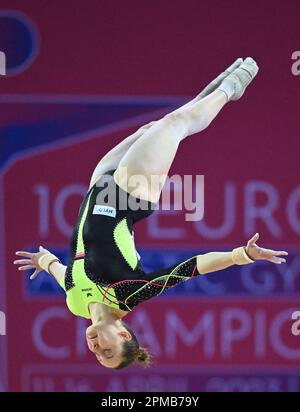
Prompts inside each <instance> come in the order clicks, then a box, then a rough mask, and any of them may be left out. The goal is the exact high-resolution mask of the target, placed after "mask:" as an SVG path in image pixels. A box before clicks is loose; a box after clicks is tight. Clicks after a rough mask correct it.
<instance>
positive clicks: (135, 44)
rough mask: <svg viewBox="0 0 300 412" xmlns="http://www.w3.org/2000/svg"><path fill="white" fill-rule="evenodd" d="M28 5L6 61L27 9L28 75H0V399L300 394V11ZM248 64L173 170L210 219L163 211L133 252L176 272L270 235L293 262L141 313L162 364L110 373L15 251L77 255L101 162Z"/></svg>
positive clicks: (139, 323)
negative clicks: (233, 66)
mask: <svg viewBox="0 0 300 412" xmlns="http://www.w3.org/2000/svg"><path fill="white" fill-rule="evenodd" d="M22 3H23V4H22ZM22 3H21V2H19V1H16V0H10V1H5V0H1V2H0V32H1V30H3V32H5V36H4V38H5V39H6V43H5V44H4V43H1V42H0V50H3V49H5V48H6V47H7V50H5V51H7V53H8V56H10V55H11V56H12V57H11V60H10V62H12V63H11V65H12V68H11V70H12V71H13V59H14V58H15V59H17V58H18V56H19V58H21V57H22V56H21V55H22V53H25V54H26V53H27V54H28V55H29V52H28V50H27V45H26V42H25V40H24V39H25V37H24V36H23V35H21V34H19V32H18V28H17V26H16V24H15V23H13V22H11V21H8V20H7V16H12V15H13V13H12V10H16V11H18V12H21V13H23V14H24V15H25V17H26V16H27V18H29V19H30V21H29V22H28V27H31V28H32V29H34V28H35V30H36V34H35V35H34V36H33V37H32V38H31V40H30V41H29V46H28V47H29V49H30V50H31V51H32V53H33V56H32V59H31V60H30V59H29V58H28V62H27V66H28V67H27V68H26V67H25V66H24V67H23V68H22V67H21V66H20V68H19V69H18V70H19V72H18V73H16V74H15V75H11V76H7V77H1V78H0V80H1V96H0V104H1V111H0V127H1V137H0V138H1V141H0V142H1V146H0V147H1V158H2V163H1V165H2V168H1V194H2V199H3V201H2V202H1V219H2V220H1V233H2V236H1V263H2V267H3V270H2V271H1V274H0V279H1V291H0V310H1V311H4V312H5V313H6V316H7V335H6V336H0V345H1V359H0V361H1V369H0V378H1V386H0V388H1V387H2V389H3V388H4V389H6V390H14V391H24V390H30V391H36V390H44V391H52V390H55V391H73V390H82V391H88V390H90V391H94V390H97V391H132V390H145V391H160V390H162V391H185V390H191V391H200V390H201V391H214V390H222V391H223V390H224V391H232V390H241V391H243V390H244V391H255V390H268V391H289V390H290V391H292V390H293V391H295V390H296V391H299V390H300V336H294V335H292V333H291V325H292V321H291V314H292V312H294V311H296V310H300V303H299V292H300V275H299V274H300V256H299V236H300V206H299V205H300V182H299V151H300V150H299V149H300V143H299V106H300V97H299V91H300V76H299V75H298V74H300V71H299V73H298V67H299V66H300V64H299V65H298V64H297V61H296V59H295V58H294V60H293V58H292V56H293V53H295V52H296V51H297V50H300V44H299V38H300V36H299V34H300V33H299V15H300V3H299V1H296V0H290V1H289V2H282V1H274V0H273V1H270V0H269V1H268V0H265V1H258V0H256V1H251V2H246V1H237V0H236V1H232V0H231V1H226V2H224V1H216V0H213V1H200V0H198V1H197V0H184V1H183V0H182V1H180V0H173V1H167V0H153V1H146V0H130V1H127V2H125V1H115V2H112V1H95V0H90V1H89V2H84V1H73V2H67V1H65V2H62V1H57V0H54V1H51V2H48V1H41V0H40V1H33V0H27V1H26V2H22ZM21 4H22V5H21ZM71 4H72V5H71ZM3 10H8V11H6V12H5V13H4V12H3ZM24 15H17V16H19V17H18V18H19V19H20V21H23V22H24V21H25V22H26V20H24V18H25V17H24ZM5 19H6V20H5ZM11 39H12V40H11ZM18 40H19V41H20V42H23V43H22V45H21V46H20V47H19V46H18V47H16V49H17V50H12V49H13V48H14V47H13V46H15V45H16V44H17V43H14V41H15V42H17V41H18ZM35 44H36V52H35V54H34V45H35ZM248 55H250V56H252V57H254V58H255V59H256V60H257V62H258V64H259V66H260V72H259V76H258V77H257V79H256V80H255V81H254V83H253V86H251V87H250V88H249V90H247V92H246V94H245V96H244V97H243V99H242V100H241V101H240V102H238V103H233V104H230V105H228V106H227V107H226V108H225V109H224V111H223V112H222V113H221V115H220V116H219V117H218V118H217V119H216V120H215V121H214V123H213V125H211V126H210V127H209V128H208V130H206V131H205V132H204V133H202V134H197V135H195V136H193V137H191V138H190V139H187V140H186V141H185V142H184V143H183V144H182V145H181V147H180V150H179V153H178V156H177V158H176V160H175V162H174V165H173V166H172V170H171V173H178V174H180V175H184V174H191V175H196V174H201V175H204V176H205V219H204V221H201V222H185V220H184V213H181V212H179V213H176V214H175V215H171V214H168V213H166V214H161V213H157V215H154V216H153V217H151V218H150V219H148V220H147V221H145V222H142V223H141V224H140V225H139V228H138V229H137V232H136V241H137V244H138V245H139V246H140V247H141V248H142V251H143V253H144V256H145V259H148V261H149V263H147V264H149V267H150V266H151V265H153V266H155V265H156V263H157V265H158V264H159V263H168V262H167V261H166V258H165V257H164V254H163V253H165V254H166V256H169V258H168V259H170V260H171V259H179V258H180V256H182V254H183V253H189V251H190V253H191V254H194V253H195V252H197V251H199V252H200V251H202V250H216V249H219V250H222V249H224V250H228V249H230V248H231V247H233V246H235V245H240V244H244V242H245V241H246V240H247V238H249V236H251V235H252V234H254V233H255V232H256V231H259V232H260V234H261V242H263V243H264V244H265V245H267V246H269V247H276V248H280V249H284V248H285V249H288V250H289V252H290V258H289V260H288V263H287V265H285V266H284V267H283V266H276V267H273V266H271V265H264V264H263V265H259V264H258V265H257V266H256V268H255V269H254V270H253V269H249V268H247V269H246V270H244V269H233V270H232V271H230V270H228V271H223V272H220V273H219V274H216V275H212V277H211V278H209V276H208V277H207V278H206V279H203V280H202V279H201V281H199V280H197V281H196V283H195V285H193V286H189V287H188V286H187V287H186V288H185V289H180V290H179V291H178V292H174V293H173V295H170V296H166V297H161V298H157V300H156V301H152V302H151V303H145V304H144V305H143V306H141V307H140V309H138V310H136V311H134V312H133V313H132V314H130V315H129V320H130V321H131V322H132V324H133V325H134V327H135V329H136V330H137V334H138V336H139V337H140V340H141V343H143V344H145V345H148V346H149V347H150V348H151V349H152V352H153V353H154V354H155V355H156V356H155V362H154V365H153V367H152V368H151V369H149V370H147V371H144V370H140V369H138V368H131V369H128V370H124V371H118V372H117V373H116V372H111V371H108V370H104V369H103V368H101V367H100V366H97V364H95V361H94V359H93V356H92V355H91V354H90V353H88V350H87V349H86V347H85V342H84V338H83V335H82V331H83V330H84V327H85V325H86V323H85V321H84V320H80V319H79V320H76V319H75V317H74V316H73V315H71V313H69V312H68V311H67V310H66V308H65V305H64V298H63V295H62V294H60V293H59V291H57V289H54V286H53V284H52V283H47V282H49V281H48V280H47V278H46V275H41V277H40V279H39V280H37V281H36V285H37V286H32V285H31V284H29V282H28V280H27V276H22V275H20V274H19V273H18V272H17V271H16V269H15V267H14V266H13V265H12V264H11V262H12V260H13V258H14V251H15V250H17V249H24V248H33V249H34V248H36V247H37V246H39V245H40V244H42V245H43V246H45V247H47V248H49V249H53V250H54V251H55V250H57V252H58V253H61V254H62V255H63V254H64V256H65V254H66V250H67V246H68V241H69V236H70V232H71V228H72V225H73V224H74V222H75V221H76V215H77V212H78V207H79V205H80V202H81V199H82V197H83V195H84V193H85V191H86V189H87V185H88V182H89V177H90V175H91V173H92V171H93V167H94V166H95V165H96V163H97V161H98V160H99V158H100V157H101V156H102V155H103V154H104V153H105V152H106V151H107V150H108V149H109V148H111V147H112V146H113V145H114V144H115V143H117V142H119V141H120V140H121V139H122V138H124V137H126V136H127V135H128V134H129V133H131V132H132V131H134V129H135V128H137V127H138V126H140V125H141V124H142V122H143V121H145V122H146V121H150V120H154V119H157V118H158V116H159V115H163V114H164V113H166V112H167V111H168V110H170V109H172V108H174V107H177V106H178V105H179V104H180V103H181V102H184V101H185V100H186V99H188V98H189V97H192V96H193V95H195V94H197V93H198V92H199V91H200V90H201V88H203V87H204V86H205V85H206V83H207V82H209V81H210V80H211V79H212V78H213V77H214V76H215V75H217V74H218V73H219V72H220V71H222V70H223V69H224V67H226V66H227V65H229V64H230V63H231V61H233V59H235V58H236V57H239V56H242V57H246V56H248ZM20 56H21V57H20ZM294 56H295V54H294ZM297 56H299V57H300V52H299V54H298V55H297ZM10 62H8V63H10ZM156 257H157V258H156ZM189 288H190V289H189Z"/></svg>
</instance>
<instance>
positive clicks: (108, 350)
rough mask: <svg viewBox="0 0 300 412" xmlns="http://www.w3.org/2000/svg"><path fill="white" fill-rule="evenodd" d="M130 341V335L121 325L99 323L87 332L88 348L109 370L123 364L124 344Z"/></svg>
mask: <svg viewBox="0 0 300 412" xmlns="http://www.w3.org/2000/svg"><path fill="white" fill-rule="evenodd" d="M130 339H131V335H130V333H129V332H128V331H127V330H126V329H125V328H124V327H123V326H120V325H115V324H101V323H99V324H95V325H91V326H89V327H88V328H87V330H86V340H87V345H88V348H89V349H90V351H92V352H93V353H94V354H95V356H96V358H97V360H98V362H99V363H100V364H101V365H102V366H105V367H107V368H116V367H117V366H118V365H119V364H120V363H121V361H122V345H123V342H124V341H126V340H130Z"/></svg>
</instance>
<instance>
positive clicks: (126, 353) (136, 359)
mask: <svg viewBox="0 0 300 412" xmlns="http://www.w3.org/2000/svg"><path fill="white" fill-rule="evenodd" d="M123 326H124V328H125V329H126V330H127V332H129V333H130V335H131V336H132V339H130V340H128V341H124V342H123V353H122V361H121V363H120V364H119V365H118V366H117V367H116V368H114V369H123V368H126V366H129V365H141V366H144V367H145V368H146V367H147V366H149V365H150V358H151V355H150V352H149V351H148V349H146V348H141V347H140V345H139V342H138V340H137V338H136V336H135V334H134V333H133V330H132V329H131V327H130V326H129V325H127V323H125V322H123Z"/></svg>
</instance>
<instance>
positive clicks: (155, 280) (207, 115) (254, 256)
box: [14, 58, 287, 369]
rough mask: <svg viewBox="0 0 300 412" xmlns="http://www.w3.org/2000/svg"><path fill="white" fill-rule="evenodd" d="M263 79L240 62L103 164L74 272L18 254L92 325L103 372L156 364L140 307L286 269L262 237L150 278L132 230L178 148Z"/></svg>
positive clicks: (77, 235)
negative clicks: (200, 279)
mask: <svg viewBox="0 0 300 412" xmlns="http://www.w3.org/2000/svg"><path fill="white" fill-rule="evenodd" d="M257 72H258V66H257V64H256V63H255V61H254V60H253V59H252V58H247V59H245V60H243V59H241V58H239V59H237V60H236V61H235V62H234V63H233V64H232V65H231V66H230V67H229V68H228V69H226V70H225V71H224V72H223V73H221V74H220V75H219V76H218V77H217V78H216V79H215V80H213V81H212V82H211V83H210V84H209V85H208V86H207V87H206V88H205V89H204V90H203V91H202V93H200V94H199V95H198V96H196V97H195V98H194V99H193V100H191V101H190V102H188V103H187V104H185V105H184V106H182V107H180V108H179V109H177V110H175V111H174V112H171V113H169V114H167V115H166V116H164V117H163V118H161V119H160V120H158V121H154V122H151V123H149V124H147V125H145V126H142V127H141V128H140V129H138V130H137V131H136V132H135V133H134V134H132V135H130V136H129V137H127V138H126V139H125V140H124V141H122V142H121V143H120V144H119V145H117V146H116V147H115V148H113V149H112V150H111V151H110V152H109V153H107V154H106V155H105V156H104V157H103V158H102V159H101V161H100V162H99V163H98V165H97V167H96V169H95V171H94V173H93V175H92V178H91V182H90V187H89V190H88V193H87V195H86V197H85V199H84V200H83V202H82V204H81V207H80V210H79V215H78V221H77V224H76V227H75V229H74V232H73V235H72V239H71V261H70V263H69V264H68V266H64V265H63V264H62V263H61V262H60V261H59V259H58V258H57V257H56V256H54V255H53V254H52V253H50V252H49V251H48V250H46V249H44V248H43V247H42V246H40V248H39V252H37V253H30V252H25V251H18V252H16V254H17V255H18V256H21V257H22V258H23V259H21V260H16V261H14V263H15V264H19V265H21V266H20V267H19V270H28V269H35V271H34V273H33V274H32V275H31V276H30V279H34V278H35V277H36V276H37V275H38V274H39V273H40V272H41V271H42V270H45V271H46V272H48V273H49V274H51V275H53V276H54V277H55V279H56V280H57V282H58V283H59V284H60V286H61V287H62V288H63V289H64V290H65V292H66V296H67V306H68V308H69V309H70V311H71V312H72V313H73V314H75V315H76V316H81V317H84V318H87V319H91V322H92V324H91V325H90V326H89V327H88V328H87V330H86V340H87V345H88V347H89V349H90V350H91V351H92V352H93V353H94V354H95V355H96V358H97V360H98V361H99V362H100V364H101V365H103V366H105V367H107V368H114V369H120V368H124V367H126V366H128V365H130V364H142V365H144V366H146V365H148V364H149V357H150V355H149V352H148V350H147V349H145V348H142V347H140V345H139V343H138V340H137V338H136V336H135V335H134V333H133V331H132V329H131V328H130V327H129V326H128V325H127V324H126V323H125V322H124V321H123V318H124V317H125V316H126V315H127V314H128V313H129V312H131V311H132V310H133V309H134V308H135V307H136V306H137V305H138V304H139V303H142V302H144V301H145V300H148V299H150V298H152V297H154V296H157V295H159V294H161V293H162V292H163V291H164V290H165V289H167V288H170V287H172V286H174V285H176V284H178V283H181V282H183V281H186V280H188V279H190V278H192V277H195V276H198V275H200V274H201V275H203V274H206V273H209V272H215V271H217V270H221V269H224V268H228V267H230V266H232V265H234V264H238V265H243V264H248V263H253V262H254V261H255V260H268V261H270V262H273V263H276V264H281V263H283V262H285V259H284V258H283V257H280V256H283V255H287V252H285V251H275V250H270V249H264V248H262V247H259V246H258V245H257V244H256V242H257V240H258V237H259V235H258V233H257V234H255V235H254V236H253V237H252V239H250V240H249V241H248V243H247V245H246V246H245V247H243V246H242V247H238V248H236V249H234V250H233V251H231V252H211V253H206V254H203V255H198V256H194V257H191V258H190V259H188V260H186V261H185V262H182V263H180V264H177V265H174V266H172V267H170V268H167V269H163V270H159V271H156V272H154V273H145V272H144V270H143V268H142V266H141V263H140V261H139V256H138V254H137V252H136V249H135V245H134V240H133V224H134V223H136V222H138V221H140V220H141V219H143V218H145V217H147V216H149V215H150V214H151V213H152V212H153V210H154V209H155V205H156V204H157V203H158V201H159V198H160V193H161V190H162V187H163V183H164V181H165V179H166V177H167V175H168V171H169V169H170V167H171V164H172V162H173V160H174V157H175V155H176V152H177V149H178V146H179V143H180V142H181V141H182V140H183V139H185V138H186V137H187V136H190V135H192V134H194V133H198V132H200V131H202V130H204V129H205V128H206V127H207V126H208V125H209V124H210V123H211V121H212V120H213V119H214V118H215V117H216V115H217V114H218V113H219V111H220V110H221V109H222V107H223V106H224V105H225V104H226V103H227V102H230V101H235V100H238V99H239V98H240V97H241V96H242V95H243V94H244V91H245V89H246V87H247V86H248V85H249V84H250V82H251V81H252V80H253V78H254V77H255V76H256V74H257ZM136 176H142V177H143V178H144V182H145V184H143V185H138V187H136V184H134V183H133V182H134V181H135V180H134V178H135V177H136ZM153 176H158V177H159V178H160V179H159V182H160V184H155V185H153V184H151V179H152V178H153ZM137 204H138V206H139V207H136V205H137ZM120 205H122V207H121V206H120ZM124 205H125V207H124Z"/></svg>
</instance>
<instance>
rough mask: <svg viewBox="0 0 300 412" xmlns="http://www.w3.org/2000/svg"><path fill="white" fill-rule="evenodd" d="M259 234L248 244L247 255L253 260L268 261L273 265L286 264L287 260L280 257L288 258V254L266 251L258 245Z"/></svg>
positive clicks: (271, 250)
mask: <svg viewBox="0 0 300 412" xmlns="http://www.w3.org/2000/svg"><path fill="white" fill-rule="evenodd" d="M258 238H259V234H258V233H256V234H255V235H254V236H253V237H252V238H251V239H250V240H249V241H248V243H247V246H246V253H247V255H248V256H249V257H250V259H252V260H267V261H269V262H272V263H276V264H277V265H280V264H281V263H286V260H285V258H283V257H279V256H287V255H288V252H286V251H285V250H279V251H278V250H273V249H265V248H263V247H260V246H258V245H257V244H256V242H257V240H258Z"/></svg>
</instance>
